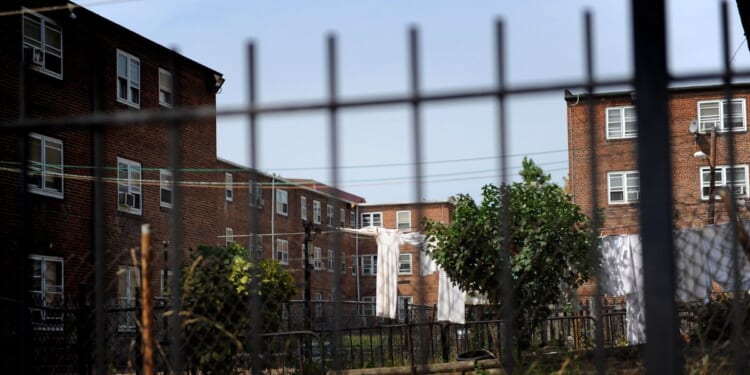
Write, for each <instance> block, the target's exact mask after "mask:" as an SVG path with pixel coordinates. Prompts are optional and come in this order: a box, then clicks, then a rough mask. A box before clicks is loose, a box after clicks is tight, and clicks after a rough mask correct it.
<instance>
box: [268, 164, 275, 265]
mask: <svg viewBox="0 0 750 375" xmlns="http://www.w3.org/2000/svg"><path fill="white" fill-rule="evenodd" d="M269 211H271V259H275V258H276V230H275V228H276V227H275V226H274V219H275V218H276V175H273V176H271V209H270V210H269Z"/></svg>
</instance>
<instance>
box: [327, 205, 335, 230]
mask: <svg viewBox="0 0 750 375" xmlns="http://www.w3.org/2000/svg"><path fill="white" fill-rule="evenodd" d="M334 212H335V211H334V209H333V206H331V205H330V204H329V205H327V206H326V223H327V224H328V226H331V227H332V226H333V221H334V217H333V215H334V214H333V213H334Z"/></svg>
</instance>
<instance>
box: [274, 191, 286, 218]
mask: <svg viewBox="0 0 750 375" xmlns="http://www.w3.org/2000/svg"><path fill="white" fill-rule="evenodd" d="M276 213H277V214H279V215H284V216H286V215H288V214H289V194H288V193H287V192H286V190H276Z"/></svg>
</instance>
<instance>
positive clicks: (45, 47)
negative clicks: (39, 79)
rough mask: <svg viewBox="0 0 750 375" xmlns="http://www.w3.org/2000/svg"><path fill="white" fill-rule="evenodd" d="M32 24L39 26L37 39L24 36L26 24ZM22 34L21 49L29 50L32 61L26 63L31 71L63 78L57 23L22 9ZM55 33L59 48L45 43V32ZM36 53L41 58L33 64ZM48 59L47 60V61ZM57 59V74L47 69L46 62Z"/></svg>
mask: <svg viewBox="0 0 750 375" xmlns="http://www.w3.org/2000/svg"><path fill="white" fill-rule="evenodd" d="M27 21H29V22H34V23H38V24H39V33H40V35H39V38H38V39H37V38H34V37H32V36H30V35H26V22H27ZM22 25H23V26H22V27H23V32H22V35H23V36H22V38H23V47H24V51H26V50H27V48H28V49H31V51H30V52H29V53H30V54H31V55H32V56H31V57H32V61H27V63H29V64H30V66H31V67H32V69H34V70H36V71H38V72H40V73H43V74H46V75H48V76H50V77H54V78H57V79H62V78H63V69H64V68H63V61H64V60H63V32H62V28H61V27H60V25H58V24H57V22H55V21H53V20H52V19H50V18H48V17H45V16H43V15H41V14H39V13H36V12H33V11H31V10H29V9H28V8H23V23H22ZM48 31H49V32H57V33H58V34H60V48H57V47H54V46H52V45H50V43H48V42H47V32H48ZM37 52H38V56H39V57H40V58H41V60H40V61H38V62H35V61H34V59H33V55H36V54H37ZM48 58H49V60H48ZM54 58H59V59H60V71H59V72H57V71H55V70H53V69H51V68H49V67H48V64H47V63H48V61H50V60H52V59H54Z"/></svg>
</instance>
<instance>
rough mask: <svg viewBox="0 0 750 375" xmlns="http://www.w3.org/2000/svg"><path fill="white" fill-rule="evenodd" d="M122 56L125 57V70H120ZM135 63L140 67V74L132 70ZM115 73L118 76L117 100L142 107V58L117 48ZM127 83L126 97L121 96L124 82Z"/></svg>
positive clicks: (135, 106) (134, 106)
mask: <svg viewBox="0 0 750 375" xmlns="http://www.w3.org/2000/svg"><path fill="white" fill-rule="evenodd" d="M120 57H123V58H125V71H124V72H122V71H120V66H119V60H120ZM133 65H136V66H137V67H138V72H137V73H138V74H135V73H134V72H132V71H131V70H132V68H133ZM115 70H116V72H115V74H116V78H117V92H116V96H117V101H118V102H120V103H123V104H126V105H128V106H131V107H133V108H141V101H142V100H141V99H142V96H143V95H141V60H140V59H139V58H137V57H135V56H133V55H131V54H129V53H127V52H125V51H123V50H120V49H118V50H117V57H116V59H115ZM123 80H124V81H125V84H126V85H127V87H126V89H127V91H126V95H125V97H123V96H120V92H121V91H122V89H123V87H122V85H123V82H122V81H123Z"/></svg>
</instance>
